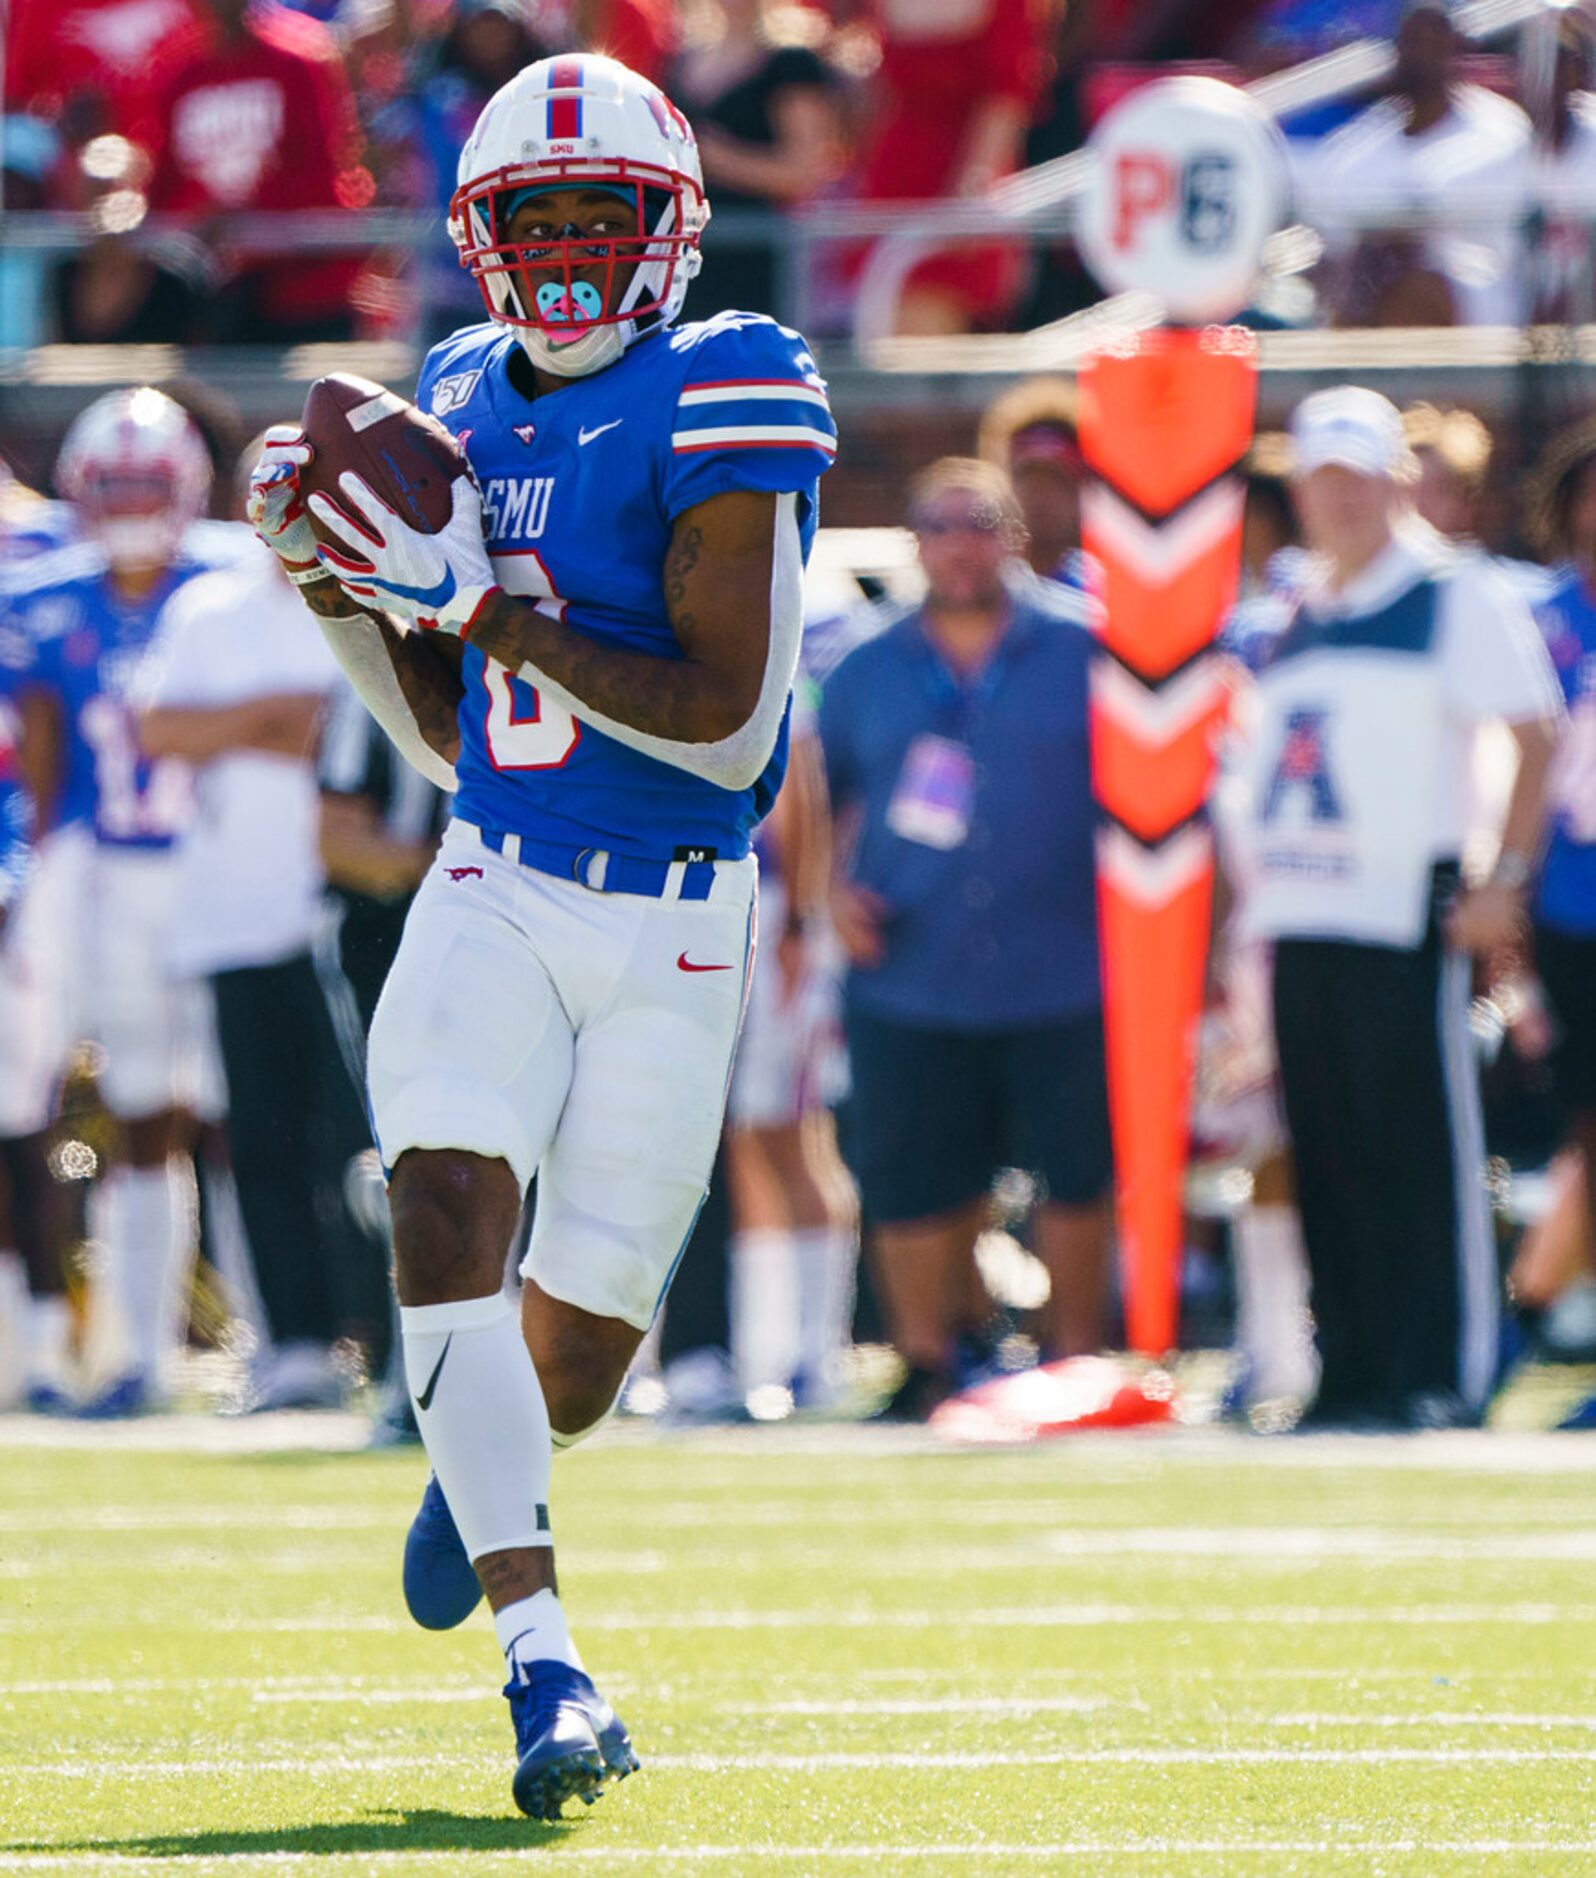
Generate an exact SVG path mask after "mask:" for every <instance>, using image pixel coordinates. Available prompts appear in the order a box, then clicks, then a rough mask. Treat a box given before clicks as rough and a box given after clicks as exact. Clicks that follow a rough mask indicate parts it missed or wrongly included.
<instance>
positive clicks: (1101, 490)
mask: <svg viewBox="0 0 1596 1878" xmlns="http://www.w3.org/2000/svg"><path fill="white" fill-rule="evenodd" d="M1245 499H1246V491H1245V490H1244V488H1243V486H1242V482H1241V478H1240V477H1239V476H1222V477H1221V478H1220V479H1219V481H1218V482H1216V483H1214V484H1213V485H1212V486H1211V487H1210V488H1207V489H1205V490H1204V491H1203V492H1202V494H1201V495H1200V496H1198V497H1197V498H1196V499H1195V500H1194V501H1192V502H1189V503H1187V505H1186V506H1185V507H1184V508H1183V509H1181V510H1180V512H1179V513H1178V514H1177V515H1174V516H1173V517H1171V518H1170V520H1168V521H1166V522H1146V521H1144V520H1143V519H1142V517H1141V516H1140V515H1138V514H1137V513H1136V511H1135V509H1133V508H1132V507H1131V506H1130V505H1129V504H1128V503H1126V502H1123V501H1121V499H1120V498H1119V497H1118V496H1117V495H1115V494H1114V492H1113V490H1111V489H1110V488H1108V487H1107V485H1106V484H1103V483H1090V484H1088V486H1087V487H1086V489H1085V490H1084V491H1083V492H1082V494H1081V532H1082V534H1083V536H1085V537H1087V538H1088V543H1089V546H1090V547H1091V548H1092V550H1093V551H1094V552H1096V553H1097V554H1098V555H1099V556H1101V557H1102V558H1104V559H1105V560H1110V561H1118V562H1120V563H1121V564H1122V565H1123V566H1124V567H1125V568H1126V570H1127V571H1128V572H1130V573H1132V574H1134V575H1136V576H1137V578H1138V579H1139V580H1141V581H1142V583H1143V584H1144V585H1146V586H1149V587H1167V586H1168V585H1169V584H1170V582H1171V581H1172V580H1174V579H1175V577H1176V576H1177V575H1178V574H1181V573H1183V572H1184V571H1185V569H1186V568H1188V567H1189V566H1190V565H1191V564H1192V562H1193V561H1196V560H1199V559H1200V558H1201V557H1202V556H1203V555H1204V554H1206V553H1207V552H1208V550H1209V549H1210V548H1214V547H1217V546H1218V544H1219V543H1220V542H1221V541H1223V540H1224V539H1225V537H1226V536H1227V535H1229V534H1230V533H1231V532H1232V531H1234V530H1235V529H1238V528H1240V526H1241V511H1242V504H1243V502H1244V501H1245Z"/></svg>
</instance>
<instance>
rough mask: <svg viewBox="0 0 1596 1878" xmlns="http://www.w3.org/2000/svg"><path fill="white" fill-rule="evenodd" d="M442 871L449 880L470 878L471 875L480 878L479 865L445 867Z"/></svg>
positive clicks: (480, 870)
mask: <svg viewBox="0 0 1596 1878" xmlns="http://www.w3.org/2000/svg"><path fill="white" fill-rule="evenodd" d="M443 871H444V872H445V873H446V874H447V875H448V876H449V878H450V879H451V880H470V879H472V878H473V877H474V878H475V879H477V880H480V879H481V878H482V869H481V868H480V867H446V868H445V869H444V870H443Z"/></svg>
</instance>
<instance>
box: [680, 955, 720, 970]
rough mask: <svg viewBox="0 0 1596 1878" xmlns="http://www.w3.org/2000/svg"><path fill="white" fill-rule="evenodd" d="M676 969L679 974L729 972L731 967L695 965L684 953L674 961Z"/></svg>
mask: <svg viewBox="0 0 1596 1878" xmlns="http://www.w3.org/2000/svg"><path fill="white" fill-rule="evenodd" d="M676 969H677V971H679V972H729V971H730V970H731V967H730V966H729V965H695V964H694V963H693V962H692V960H691V959H690V958H688V956H687V954H686V953H685V952H684V953H683V954H682V955H681V957H680V958H679V959H678V960H677V961H676Z"/></svg>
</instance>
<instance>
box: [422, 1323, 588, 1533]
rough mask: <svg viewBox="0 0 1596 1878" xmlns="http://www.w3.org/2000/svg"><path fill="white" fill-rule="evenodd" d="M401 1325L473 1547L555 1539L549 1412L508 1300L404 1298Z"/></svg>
mask: <svg viewBox="0 0 1596 1878" xmlns="http://www.w3.org/2000/svg"><path fill="white" fill-rule="evenodd" d="M399 1325H400V1329H401V1331H402V1332H403V1334H404V1343H405V1374H406V1376H407V1377H408V1378H409V1382H410V1397H411V1400H412V1402H413V1403H414V1404H415V1409H416V1420H417V1422H418V1423H419V1424H420V1427H421V1439H422V1440H423V1441H424V1442H425V1443H426V1447H427V1456H428V1458H429V1459H430V1460H431V1462H432V1466H433V1471H434V1472H435V1473H436V1474H437V1476H438V1484H439V1486H440V1487H442V1488H443V1497H444V1498H445V1499H446V1500H447V1501H448V1502H449V1511H450V1512H451V1513H453V1514H454V1521H455V1524H456V1525H457V1526H458V1527H459V1528H460V1537H461V1538H462V1539H463V1540H464V1541H465V1548H466V1553H467V1555H468V1556H469V1557H471V1558H473V1559H478V1558H481V1557H482V1556H483V1554H484V1553H487V1552H507V1551H511V1550H513V1549H515V1548H517V1547H520V1546H528V1545H553V1543H554V1538H553V1535H552V1533H551V1532H550V1530H549V1470H550V1467H551V1465H552V1456H551V1450H550V1446H549V1414H548V1410H547V1409H546V1408H545V1407H544V1405H543V1390H542V1388H541V1387H540V1385H539V1383H538V1375H537V1371H536V1370H535V1369H534V1368H533V1367H532V1358H531V1357H530V1356H529V1355H528V1354H527V1347H526V1342H525V1340H524V1339H523V1337H522V1335H521V1322H520V1319H519V1318H518V1317H517V1316H516V1313H515V1311H514V1310H513V1309H512V1307H511V1305H510V1302H509V1300H508V1299H507V1298H506V1297H505V1295H504V1293H503V1292H502V1291H495V1292H494V1293H493V1295H492V1296H491V1297H487V1298H467V1299H465V1300H463V1301H462V1302H460V1303H456V1304H419V1305H418V1304H402V1305H401V1306H400V1307H399Z"/></svg>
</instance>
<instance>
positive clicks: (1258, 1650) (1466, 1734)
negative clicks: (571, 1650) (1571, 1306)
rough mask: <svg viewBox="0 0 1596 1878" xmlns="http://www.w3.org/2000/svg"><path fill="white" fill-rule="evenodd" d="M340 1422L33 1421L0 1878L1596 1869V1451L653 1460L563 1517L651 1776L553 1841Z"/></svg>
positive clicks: (1136, 1444) (863, 1434) (696, 1446)
mask: <svg viewBox="0 0 1596 1878" xmlns="http://www.w3.org/2000/svg"><path fill="white" fill-rule="evenodd" d="M355 1433H356V1430H355V1426H354V1424H353V1422H352V1421H351V1420H350V1419H349V1418H323V1419H322V1420H320V1421H317V1420H316V1419H315V1418H294V1419H292V1420H291V1421H290V1420H287V1419H284V1418H279V1420H278V1421H277V1424H276V1426H275V1427H268V1426H266V1425H265V1424H260V1425H253V1426H251V1425H237V1424H235V1425H232V1426H228V1425H226V1424H219V1423H216V1422H207V1421H201V1420H198V1419H194V1420H187V1421H172V1422H164V1423H149V1424H144V1425H142V1426H140V1427H137V1428H134V1429H132V1430H130V1431H126V1432H122V1433H113V1434H109V1435H106V1434H92V1433H91V1432H90V1431H87V1430H64V1431H61V1432H56V1431H54V1430H51V1429H49V1428H38V1427H35V1426H32V1425H29V1424H25V1423H22V1422H19V1421H15V1420H11V1421H0V1482H3V1485H0V1872H3V1873H6V1874H11V1873H26V1872H34V1871H41V1872H44V1871H54V1872H63V1873H69V1874H73V1875H74V1878H77V1875H78V1874H83V1875H84V1878H89V1875H91V1874H96V1873H101V1872H139V1873H147V1872H168V1871H172V1872H176V1871H181V1872H183V1873H191V1872H192V1873H205V1874H210V1873H228V1874H241V1873H268V1872H278V1871H290V1872H299V1871H310V1872H316V1873H326V1874H328V1875H329V1878H332V1875H333V1874H338V1875H340V1878H342V1875H343V1874H354V1873H368V1872H369V1873H374V1874H376V1873H380V1874H384V1875H386V1874H400V1873H409V1872H416V1873H429V1874H431V1873H437V1874H445V1873H446V1874H461V1875H462V1878H488V1875H489V1874H495V1875H496V1874H501V1873H509V1872H521V1873H524V1872H526V1871H528V1870H529V1869H530V1870H535V1869H542V1868H544V1867H547V1868H548V1869H550V1870H553V1869H555V1867H556V1866H561V1867H568V1868H569V1869H570V1870H571V1871H572V1872H586V1871H592V1870H599V1871H605V1872H609V1871H615V1872H630V1871H638V1872H643V1873H656V1872H657V1873H660V1874H662V1875H663V1878H671V1875H672V1874H682V1873H699V1872H702V1873H706V1874H728V1875H740V1874H743V1873H749V1874H753V1873H761V1874H762V1873H767V1872H768V1873H773V1874H789V1873H791V1874H797V1873H806V1872H816V1873H831V1872H836V1873H851V1872H860V1873H863V1872H868V1873H870V1874H871V1878H906V1875H908V1874H914V1878H930V1875H931V1874H942V1873H949V1874H955V1873H957V1874H964V1873H969V1874H981V1875H982V1878H987V1875H990V1874H995V1873H1010V1872H1013V1873H1032V1872H1054V1871H1057V1872H1066V1873H1076V1872H1079V1873H1091V1874H1093V1878H1110V1875H1114V1874H1120V1873H1131V1872H1134V1873H1138V1874H1149V1873H1166V1872H1167V1873H1180V1874H1192V1875H1194V1878H1195V1875H1196V1874H1204V1875H1206V1874H1220V1873H1224V1874H1230V1873H1247V1874H1253V1873H1267V1874H1271V1878H1272V1875H1273V1874H1289V1873H1301V1872H1314V1873H1317V1872H1334V1873H1353V1872H1356V1873H1360V1874H1361V1873H1403V1874H1407V1873H1412V1874H1421V1873H1422V1874H1425V1878H1437V1875H1444V1874H1449V1873H1452V1872H1461V1873H1482V1874H1483V1873H1489V1874H1491V1875H1492V1878H1507V1875H1508V1874H1517V1873H1527V1872H1535V1873H1551V1872H1559V1873H1561V1872H1596V1517H1593V1513H1592V1488H1593V1487H1596V1442H1589V1441H1585V1440H1583V1439H1582V1438H1580V1437H1577V1436H1563V1437H1557V1436H1535V1435H1511V1434H1503V1435H1494V1436H1452V1437H1447V1436H1440V1437H1428V1438H1425V1439H1423V1440H1416V1441H1409V1442H1405V1443H1404V1442H1389V1443H1388V1442H1381V1441H1369V1442H1361V1443H1358V1442H1347V1441H1331V1440H1325V1439H1319V1440H1298V1441H1279V1442H1273V1443H1267V1442H1262V1441H1258V1440H1249V1439H1247V1438H1245V1437H1227V1436H1223V1435H1218V1434H1211V1433H1202V1432H1197V1431H1183V1432H1175V1433H1170V1434H1163V1435H1157V1436H1152V1437H1145V1436H1143V1437H1135V1436H1133V1437H1118V1438H1115V1437H1098V1438H1092V1439H1081V1440H1077V1441H1074V1442H1065V1443H1059V1444H1054V1445H1052V1446H1050V1447H1048V1448H1046V1449H1042V1450H1038V1451H1033V1452H1005V1453H1001V1454H997V1453H959V1452H947V1451H943V1450H941V1449H939V1448H937V1447H935V1446H934V1445H933V1444H932V1443H931V1442H930V1441H929V1439H921V1438H919V1437H918V1436H915V1435H904V1436H883V1435H880V1434H878V1433H877V1432H876V1431H872V1430H868V1429H849V1428H842V1429H835V1430H827V1429H818V1428H817V1429H812V1430H802V1429H792V1430H761V1429H751V1430H748V1431H746V1432H739V1433H737V1434H735V1435H720V1436H717V1437H710V1436H700V1437H697V1438H692V1439H682V1438H677V1439H672V1440H666V1439H663V1438H660V1437H657V1436H655V1435H653V1434H651V1433H648V1432H646V1431H645V1432H641V1433H639V1432H635V1431H627V1430H623V1431H621V1432H619V1433H618V1434H616V1435H614V1436H609V1437H606V1438H604V1439H602V1440H601V1441H600V1442H598V1443H597V1444H595V1445H594V1446H592V1447H591V1448H590V1449H584V1450H582V1451H580V1452H578V1453H576V1454H574V1455H572V1456H570V1457H568V1458H566V1459H563V1460H562V1461H561V1462H560V1463H559V1465H558V1468H557V1474H556V1481H555V1495H556V1498H555V1520H556V1532H557V1534H558V1535H559V1538H560V1541H561V1557H562V1567H563V1574H564V1581H565V1582H564V1593H565V1598H566V1602H567V1605H568V1607H569V1609H570V1612H571V1615H572V1618H573V1625H574V1628H575V1631H576V1634H577V1637H578V1639H579V1641H580V1643H581V1645H582V1647H583V1649H584V1651H585V1654H586V1656H587V1659H588V1663H589V1667H590V1668H591V1669H592V1670H593V1672H594V1674H595V1676H596V1677H597V1679H598V1680H599V1682H600V1684H601V1686H602V1687H603V1688H604V1689H605V1691H606V1692H607V1693H608V1694H610V1695H611V1697H612V1698H613V1700H614V1701H615V1703H616V1705H617V1706H618V1707H619V1708H620V1709H621V1711H622V1713H623V1714H624V1715H625V1716H626V1718H627V1720H628V1722H629V1724H630V1726H631V1729H632V1732H633V1736H634V1738H635V1740H636V1742H637V1745H638V1748H639V1751H640V1752H641V1754H642V1756H643V1761H644V1767H643V1771H642V1773H641V1774H639V1775H637V1776H636V1777H634V1778H633V1779H631V1780H629V1781H628V1782H626V1783H625V1784H624V1785H623V1786H620V1787H618V1788H616V1789H613V1790H612V1791H611V1792H610V1793H609V1794H608V1795H607V1796H606V1797H605V1799H604V1800H603V1801H602V1802H601V1803H600V1804H599V1805H598V1806H597V1807H596V1808H594V1809H593V1810H592V1812H590V1813H583V1814H582V1816H581V1817H580V1818H575V1819H572V1820H570V1821H569V1822H568V1823H565V1824H562V1825H560V1826H552V1827H551V1826H541V1825H534V1824H532V1823H530V1822H528V1821H526V1820H523V1819H521V1818H520V1817H519V1816H517V1815H515V1814H514V1812H513V1808H512V1806H511V1802H510V1797H509V1774H510V1762H511V1757H510V1751H509V1750H510V1734H509V1724H508V1720H507V1717H506V1713H505V1710H504V1704H503V1703H502V1701H501V1700H500V1698H499V1696H498V1683H499V1680H500V1676H499V1674H498V1670H499V1663H498V1658H497V1655H496V1651H495V1646H494V1640H493V1635H492V1631H491V1628H490V1626H489V1625H488V1623H487V1620H486V1618H485V1617H484V1616H482V1615H481V1614H479V1615H478V1616H476V1617H474V1618H473V1619H472V1620H471V1622H470V1623H469V1624H467V1625H466V1626H465V1627H464V1629H462V1630H461V1631H459V1632H456V1633H453V1634H450V1635H446V1636H433V1635H428V1634H426V1633H423V1632H421V1631H418V1630H416V1629H414V1628H413V1627H412V1626H411V1625H410V1624H409V1622H408V1620H407V1619H406V1617H405V1615H404V1611H403V1608H402V1605H401V1603H400V1599H399V1587H398V1559H399V1551H400V1545H401V1540H402V1535H403V1531H404V1527H405V1523H406V1521H407V1519H408V1517H409V1514H410V1511H411V1509H412V1506H413V1504H414V1501H415V1498H416V1495H417V1493H418V1491H419V1487H420V1483H421V1480H422V1477H423V1468H424V1463H423V1461H422V1460H421V1459H420V1457H419V1455H418V1454H417V1453H416V1452H414V1451H411V1452H408V1453H401V1454H386V1455H366V1454H358V1453H340V1452H332V1451H327V1449H328V1445H329V1444H336V1443H338V1442H350V1441H352V1440H353V1439H354V1437H355ZM265 1441H276V1442H278V1443H281V1444H283V1445H281V1446H280V1447H279V1448H278V1450H277V1451H263V1450H262V1447H261V1445H260V1444H261V1443H263V1442H265ZM318 1442H319V1443H320V1444H321V1447H320V1451H318V1447H317V1445H316V1444H317V1443H318ZM296 1444H298V1445H296Z"/></svg>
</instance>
